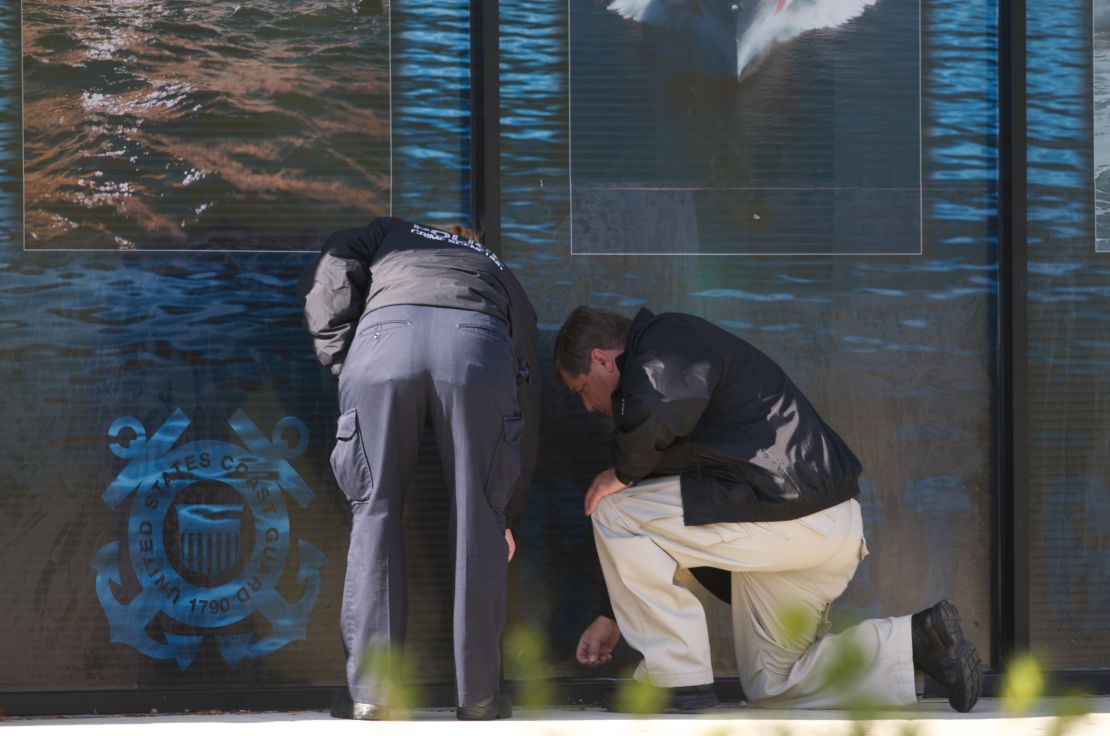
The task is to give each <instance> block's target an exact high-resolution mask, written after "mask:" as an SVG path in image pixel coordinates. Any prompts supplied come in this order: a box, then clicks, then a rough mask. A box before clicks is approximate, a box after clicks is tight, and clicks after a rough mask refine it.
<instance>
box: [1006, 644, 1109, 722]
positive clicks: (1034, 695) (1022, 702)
mask: <svg viewBox="0 0 1110 736" xmlns="http://www.w3.org/2000/svg"><path fill="white" fill-rule="evenodd" d="M1046 682H1047V678H1046V677H1045V673H1044V669H1043V668H1042V667H1041V664H1040V662H1039V661H1038V660H1037V658H1036V657H1034V656H1033V655H1032V654H1020V655H1018V656H1016V657H1014V658H1013V660H1011V662H1010V663H1009V665H1008V666H1007V667H1006V672H1005V674H1004V675H1003V677H1002V689H1001V693H1000V695H1001V697H1002V710H1003V711H1005V712H1006V713H1008V714H1010V715H1014V716H1020V715H1024V714H1025V713H1028V712H1029V711H1030V710H1032V709H1033V708H1034V707H1036V705H1037V703H1038V701H1040V700H1041V699H1042V698H1043V696H1044V692H1045V685H1046ZM1090 712H1091V706H1090V703H1089V702H1088V701H1087V700H1086V698H1085V697H1084V696H1083V695H1080V694H1071V695H1067V696H1064V697H1063V698H1059V699H1056V700H1055V701H1054V703H1053V708H1052V714H1053V715H1054V716H1056V719H1055V720H1054V721H1053V723H1052V725H1051V726H1050V727H1049V730H1048V732H1047V733H1048V734H1049V736H1064V734H1066V733H1067V732H1068V731H1069V730H1070V729H1072V728H1073V727H1074V726H1076V725H1077V724H1078V722H1079V721H1080V719H1082V718H1083V717H1084V716H1086V715H1088V714H1089V713H1090Z"/></svg>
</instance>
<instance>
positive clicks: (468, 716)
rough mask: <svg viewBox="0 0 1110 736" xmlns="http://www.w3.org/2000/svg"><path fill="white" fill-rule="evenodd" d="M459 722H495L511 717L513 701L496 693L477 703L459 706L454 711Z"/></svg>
mask: <svg viewBox="0 0 1110 736" xmlns="http://www.w3.org/2000/svg"><path fill="white" fill-rule="evenodd" d="M455 717H456V718H458V719H459V720H460V721H496V720H497V719H499V718H512V717H513V701H512V699H511V698H510V697H509V696H508V695H507V694H505V693H498V694H497V695H494V696H493V697H492V698H487V699H486V700H483V701H481V702H478V703H472V704H470V705H460V706H459V707H458V710H456V711H455Z"/></svg>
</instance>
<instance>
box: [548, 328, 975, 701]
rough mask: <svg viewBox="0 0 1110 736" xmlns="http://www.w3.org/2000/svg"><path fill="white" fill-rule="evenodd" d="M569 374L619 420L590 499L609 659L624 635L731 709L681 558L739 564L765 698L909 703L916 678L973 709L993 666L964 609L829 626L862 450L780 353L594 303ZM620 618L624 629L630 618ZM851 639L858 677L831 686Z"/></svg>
mask: <svg viewBox="0 0 1110 736" xmlns="http://www.w3.org/2000/svg"><path fill="white" fill-rule="evenodd" d="M555 367H556V371H557V373H558V375H559V378H560V380H561V381H562V382H563V383H564V384H566V386H567V387H569V388H570V389H571V390H572V391H574V392H575V393H576V394H577V395H578V396H579V397H580V398H581V400H582V403H583V404H584V405H585V407H586V409H587V410H588V411H599V412H601V413H603V414H607V415H610V416H612V417H613V435H612V445H611V457H612V461H613V467H611V468H609V469H607V470H605V471H603V472H601V473H600V474H599V475H598V476H597V477H596V478H595V479H594V481H593V484H592V485H591V486H590V488H589V490H588V491H587V493H586V499H585V507H586V514H587V515H588V516H590V517H591V518H592V520H593V527H594V538H595V540H596V542H597V550H598V556H599V557H600V559H601V566H602V571H603V572H604V575H605V583H606V587H607V588H608V592H609V598H610V601H611V603H612V607H613V611H614V613H615V618H616V620H615V622H614V621H613V620H612V619H609V618H607V617H599V618H598V619H597V620H596V621H594V623H593V624H591V625H590V627H589V628H588V629H587V630H586V632H585V633H584V634H583V636H582V640H581V641H580V643H579V648H578V653H579V659H580V660H581V661H583V663H586V664H590V663H591V660H592V662H599V661H603V660H604V659H606V658H607V655H608V653H609V652H610V651H611V649H612V646H613V645H614V644H615V643H616V641H617V640H618V639H619V637H620V635H621V634H622V633H623V635H624V636H625V638H626V639H627V640H628V643H629V644H630V645H631V646H632V647H633V648H634V649H636V650H637V651H638V652H640V653H641V654H642V655H643V658H644V659H643V662H642V663H641V664H640V667H639V669H638V670H637V672H636V677H637V679H647V680H650V681H651V682H653V683H655V684H657V685H661V686H663V687H667V688H670V689H671V693H670V697H671V700H670V703H669V705H668V708H669V709H677V710H680V711H682V710H699V709H702V708H705V707H708V706H711V705H713V704H715V702H716V698H715V696H714V695H713V690H712V683H713V670H712V666H711V660H710V654H709V636H708V632H707V629H706V622H705V613H704V611H703V609H702V607H701V604H700V602H699V601H698V600H697V598H695V597H694V595H693V594H692V593H690V592H689V591H687V590H686V589H685V588H683V587H682V586H681V585H680V584H679V583H677V582H676V581H675V571H676V570H677V569H678V568H697V567H709V568H717V569H720V570H726V571H729V572H730V573H731V600H732V622H733V636H734V638H735V646H736V662H737V666H738V668H739V673H740V681H741V683H742V685H743V688H744V693H745V695H746V696H747V698H748V700H749V701H751V702H752V703H755V704H758V705H767V706H778V707H797V708H838V707H850V706H854V705H859V704H860V703H867V704H870V705H909V704H911V703H915V702H916V700H917V695H916V688H915V678H914V671H915V669H916V670H922V671H924V672H925V673H927V674H928V675H929V676H930V677H932V678H933V679H934V680H936V681H937V682H939V683H940V684H941V685H943V686H944V687H946V688H947V691H948V700H949V702H950V703H951V705H952V707H953V708H955V709H956V710H958V711H968V710H970V709H971V708H972V707H973V706H974V705H975V701H976V700H977V699H978V697H979V692H980V690H981V688H982V671H983V666H982V663H981V661H980V660H979V656H978V654H977V653H976V652H975V649H974V648H973V647H972V645H971V644H970V643H969V642H968V641H967V640H966V639H964V637H963V634H962V631H961V627H960V621H959V614H958V613H957V610H956V608H955V606H954V605H953V604H952V603H950V602H949V601H941V602H939V603H937V604H936V605H934V606H933V607H931V608H929V609H926V610H924V611H921V612H920V613H917V614H914V615H913V616H901V617H896V618H887V619H873V620H868V621H864V622H862V623H860V624H858V625H857V626H854V627H852V628H849V629H847V630H845V631H843V632H841V633H838V634H835V635H824V634H825V631H826V630H827V628H828V616H827V614H828V609H829V606H830V605H831V604H832V602H833V601H834V600H836V598H837V597H839V596H840V595H841V593H843V592H844V589H845V588H846V587H847V586H848V583H849V581H850V580H851V579H852V576H853V575H854V574H855V571H856V567H857V566H858V564H859V562H860V560H862V559H863V558H864V557H865V556H866V555H867V546H866V544H865V542H864V534H863V521H862V518H861V515H860V505H859V501H858V496H859V484H858V478H859V475H860V473H861V471H862V467H861V465H860V462H859V460H858V459H857V458H856V456H855V455H854V454H853V453H852V451H851V450H850V449H849V448H848V446H847V445H846V444H845V443H844V441H843V440H842V439H841V438H840V436H839V435H837V433H836V432H834V431H833V430H832V428H831V427H829V426H828V425H827V424H825V422H824V420H822V419H821V417H820V415H818V413H817V411H816V410H815V409H814V408H813V406H812V405H811V404H810V403H809V401H808V400H807V399H806V397H805V396H804V395H803V394H802V392H801V391H800V390H798V388H797V387H796V386H795V385H794V384H793V383H792V382H791V380H790V379H789V378H788V377H787V376H786V374H785V373H783V371H782V369H781V368H780V367H779V366H778V365H777V364H776V363H775V362H774V361H773V360H771V359H770V358H769V357H767V356H766V355H764V354H763V353H762V352H760V351H759V350H758V349H757V348H755V347H754V346H752V345H751V344H749V343H747V342H745V341H744V340H741V339H740V338H738V337H736V336H734V335H732V334H731V333H728V332H726V331H724V330H722V329H720V328H718V327H716V326H715V325H713V324H711V323H710V322H707V321H706V320H704V319H701V318H699V317H695V316H692V315H686V314H677V313H670V314H660V315H654V314H652V313H651V312H649V311H648V310H646V309H641V310H640V312H639V314H637V315H636V318H635V319H634V320H632V321H629V320H628V319H627V318H625V317H623V316H622V315H619V314H616V313H614V312H609V311H606V310H602V309H591V308H589V307H579V308H577V309H575V310H574V312H572V313H571V315H570V316H569V317H568V318H567V320H566V322H565V323H564V324H563V326H562V328H561V329H560V331H559V335H558V338H557V340H556V343H555ZM618 627H619V628H618ZM846 648H850V651H851V656H852V658H853V659H854V660H855V661H857V662H859V663H860V664H861V666H860V667H859V675H858V676H856V677H854V678H852V680H851V681H850V682H844V681H835V680H833V679H832V678H830V673H831V667H832V666H833V662H834V660H836V659H837V658H842V657H843V656H844V654H843V653H844V652H845V651H846Z"/></svg>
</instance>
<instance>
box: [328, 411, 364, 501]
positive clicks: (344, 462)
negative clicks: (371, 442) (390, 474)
mask: <svg viewBox="0 0 1110 736" xmlns="http://www.w3.org/2000/svg"><path fill="white" fill-rule="evenodd" d="M331 470H332V472H333V473H335V480H336V482H337V483H338V484H339V488H340V490H342V491H343V493H344V495H346V496H347V499H348V500H349V501H350V502H351V503H361V502H362V501H365V500H366V499H368V498H369V497H370V491H372V490H373V488H374V476H373V474H372V473H371V472H370V463H369V462H368V461H367V459H366V450H365V449H363V446H362V432H361V431H359V426H358V412H357V410H355V409H351V410H350V411H346V412H343V414H342V415H341V416H340V417H339V425H338V427H337V428H336V430H335V449H334V450H332V451H331Z"/></svg>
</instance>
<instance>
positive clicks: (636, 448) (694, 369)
mask: <svg viewBox="0 0 1110 736" xmlns="http://www.w3.org/2000/svg"><path fill="white" fill-rule="evenodd" d="M639 344H640V345H642V346H649V347H643V348H642V349H640V350H638V352H637V354H636V355H634V356H630V358H629V359H628V360H626V361H625V365H624V373H623V375H622V377H621V390H620V392H619V395H618V396H616V397H614V401H615V402H616V403H615V405H614V406H613V415H614V420H615V429H614V431H613V438H612V447H611V450H612V456H613V467H614V470H615V471H616V474H617V478H618V479H619V480H620V481H621V482H622V483H626V484H631V483H634V482H635V481H638V480H640V479H642V478H645V477H647V476H649V475H651V474H652V472H653V471H654V470H655V467H656V466H657V465H658V464H659V461H660V460H661V459H662V457H663V453H664V452H665V451H666V450H667V448H669V447H670V446H671V445H673V444H674V443H675V442H676V441H679V440H681V439H683V438H684V437H686V436H687V435H689V434H690V433H691V432H692V431H693V430H694V427H696V426H697V424H698V421H699V420H700V419H701V417H702V414H704V413H705V410H706V407H707V406H708V405H709V401H710V398H711V397H712V395H713V390H714V387H715V386H716V384H717V380H718V379H719V376H720V370H721V369H720V361H719V359H718V358H717V357H716V355H715V354H714V352H713V351H712V349H711V348H710V347H709V346H707V345H705V344H704V343H703V342H701V341H700V340H699V338H698V336H697V335H696V334H695V333H693V332H692V331H691V330H688V329H685V327H684V326H682V325H667V324H665V323H658V324H656V325H652V326H649V327H648V328H647V330H645V332H644V334H643V335H641V337H640V340H639Z"/></svg>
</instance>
